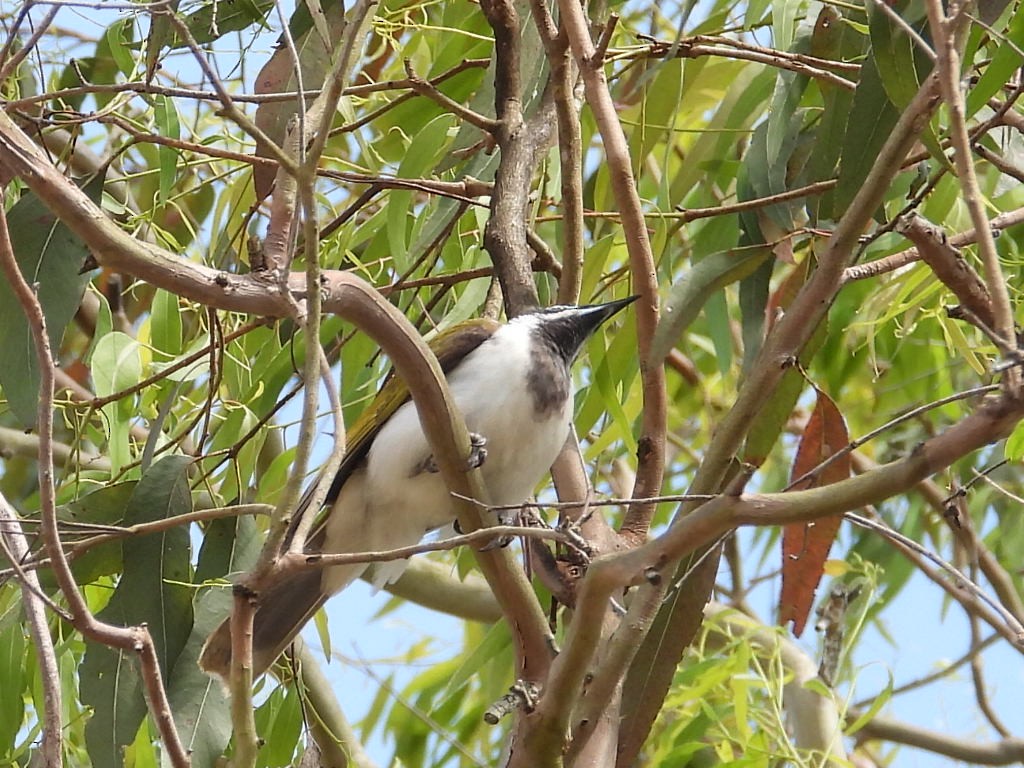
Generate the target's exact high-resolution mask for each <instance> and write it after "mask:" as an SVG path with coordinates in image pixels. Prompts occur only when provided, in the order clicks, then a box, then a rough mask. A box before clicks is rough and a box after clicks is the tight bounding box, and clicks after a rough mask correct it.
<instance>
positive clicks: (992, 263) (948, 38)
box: [925, 0, 1021, 395]
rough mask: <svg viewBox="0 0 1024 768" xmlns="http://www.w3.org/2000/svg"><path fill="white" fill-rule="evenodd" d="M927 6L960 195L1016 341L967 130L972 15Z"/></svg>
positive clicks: (1015, 388) (997, 316)
mask: <svg viewBox="0 0 1024 768" xmlns="http://www.w3.org/2000/svg"><path fill="white" fill-rule="evenodd" d="M925 7H926V9H927V11H928V24H929V27H930V29H931V33H932V39H933V40H935V42H936V49H937V50H936V53H937V54H938V58H937V60H936V70H937V71H938V75H939V85H940V87H941V89H942V96H943V99H944V100H945V102H946V105H947V106H948V107H949V132H950V136H951V138H952V140H953V150H954V154H953V159H954V163H955V165H956V169H957V175H958V176H959V177H960V188H961V196H962V197H963V201H964V204H965V205H966V206H967V210H968V211H969V212H970V215H971V222H972V223H973V224H974V229H975V231H976V232H977V233H978V254H979V256H980V257H981V263H982V268H983V271H984V274H985V283H986V286H987V288H988V292H989V294H990V295H991V297H992V314H993V316H994V323H993V330H994V331H995V332H996V333H997V334H998V335H999V336H1001V337H1002V338H1003V340H1004V341H1005V342H1006V343H1007V344H1010V345H1012V346H1016V344H1015V341H1016V332H1015V330H1014V321H1013V308H1012V306H1011V304H1010V295H1009V291H1008V289H1007V286H1006V278H1005V277H1004V275H1003V271H1002V267H1001V266H1000V264H999V254H998V252H997V251H996V244H995V238H993V236H992V230H991V229H990V228H989V226H988V217H987V216H986V215H985V208H984V204H983V202H982V195H981V190H980V189H979V187H978V178H977V174H976V173H975V170H974V162H973V160H972V156H971V141H970V136H969V135H968V132H967V121H966V118H965V108H964V99H963V93H962V91H961V89H960V51H959V47H960V45H961V40H960V37H961V34H960V33H961V31H962V30H963V28H964V25H965V24H966V22H967V21H968V19H967V17H966V16H963V15H960V14H959V13H958V11H959V9H960V3H958V2H957V3H955V4H954V5H953V7H952V15H947V14H946V11H945V9H944V8H943V6H942V3H941V1H940V0H926V2H925ZM1003 386H1004V387H1005V388H1006V391H1007V392H1008V393H1012V394H1014V395H1016V394H1019V389H1020V386H1021V372H1020V370H1019V369H1017V368H1016V367H1011V368H1008V369H1007V370H1006V371H1005V372H1004V375H1003Z"/></svg>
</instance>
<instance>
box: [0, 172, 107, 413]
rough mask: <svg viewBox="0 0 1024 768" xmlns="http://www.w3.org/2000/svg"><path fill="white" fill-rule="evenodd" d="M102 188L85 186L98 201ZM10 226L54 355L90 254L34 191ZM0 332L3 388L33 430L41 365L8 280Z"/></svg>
mask: <svg viewBox="0 0 1024 768" xmlns="http://www.w3.org/2000/svg"><path fill="white" fill-rule="evenodd" d="M102 189H103V179H102V177H97V178H96V179H94V180H92V181H90V182H89V183H87V184H86V185H85V186H84V187H83V190H84V191H85V193H86V194H87V195H88V196H89V198H90V199H92V200H93V201H94V202H95V201H97V200H99V196H100V194H101V192H102ZM7 226H8V229H9V231H10V233H11V245H12V246H13V248H14V255H15V258H16V259H17V261H18V267H19V268H20V269H21V273H22V275H23V276H24V277H25V280H26V281H27V282H28V283H29V285H35V286H36V295H37V296H38V297H39V303H40V305H41V306H42V308H43V315H44V316H45V317H46V332H47V336H48V337H49V340H50V348H51V349H52V350H53V353H54V354H55V355H56V354H57V352H58V350H59V349H60V342H61V338H62V337H63V336H64V329H65V328H66V327H67V325H68V323H70V322H71V319H72V318H73V317H74V316H75V312H76V311H77V309H78V305H79V304H80V303H81V301H82V294H83V293H84V292H85V286H86V285H87V284H88V282H89V278H88V277H87V276H85V275H82V274H80V272H81V269H82V264H83V263H84V262H85V259H86V256H88V255H89V250H88V249H87V248H86V246H85V243H83V242H82V241H81V240H80V239H79V238H78V237H77V236H76V235H74V234H73V233H72V232H71V230H70V229H68V228H67V227H66V226H64V225H63V224H61V223H60V222H58V220H57V219H56V217H55V216H54V215H53V214H52V213H50V210H49V209H48V208H46V206H44V205H43V203H42V201H41V200H40V199H39V198H38V197H36V195H35V194H33V193H31V192H27V193H26V194H25V195H24V196H23V197H22V198H21V199H20V200H19V201H18V202H17V203H15V205H14V207H13V208H11V210H10V211H8V213H7ZM0 328H3V331H4V342H5V343H4V344H2V345H0V387H3V390H4V394H5V395H6V397H7V401H8V403H10V406H11V411H13V412H14V415H15V416H16V417H17V418H18V420H19V421H20V422H21V424H22V425H23V426H25V427H31V426H32V425H34V424H35V422H36V409H37V407H38V405H39V365H38V363H37V361H36V353H35V347H34V346H33V344H32V337H31V334H30V333H29V329H28V322H27V321H26V319H25V315H24V313H23V312H22V309H21V304H20V303H19V302H18V301H17V300H16V299H15V298H14V294H13V293H12V291H11V287H10V284H9V283H8V282H7V281H6V280H0Z"/></svg>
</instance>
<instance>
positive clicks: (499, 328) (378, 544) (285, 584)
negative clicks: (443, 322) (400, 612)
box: [199, 296, 636, 678]
mask: <svg viewBox="0 0 1024 768" xmlns="http://www.w3.org/2000/svg"><path fill="white" fill-rule="evenodd" d="M635 299H636V297H635V296H633V297H630V298H627V299H620V300H618V301H612V302H609V303H607V304H595V305H591V306H582V307H566V306H556V307H549V308H546V309H541V310H538V311H536V312H531V313H529V314H525V315H520V316H519V317H516V318H515V319H513V320H512V321H511V322H509V323H507V324H502V323H499V322H496V321H494V320H485V319H480V320H471V321H468V322H466V323H461V324H459V325H457V326H455V327H454V328H452V329H450V330H449V331H447V332H445V333H442V334H441V335H440V336H439V337H438V338H437V339H436V340H435V341H434V342H433V343H432V344H431V347H432V349H433V351H434V354H436V355H437V359H438V362H440V364H441V369H442V370H443V371H444V373H445V378H446V379H447V381H448V387H449V389H450V390H451V394H452V398H453V400H454V401H455V403H456V405H457V406H458V408H459V410H460V411H461V412H462V415H463V416H464V417H465V420H466V426H467V427H468V429H469V431H470V433H471V443H472V446H473V451H472V454H471V456H470V461H471V463H472V464H474V465H475V466H480V468H481V471H482V473H483V479H484V483H485V485H486V487H487V489H488V491H489V493H490V497H491V501H492V502H493V503H494V504H495V505H515V504H520V503H522V502H523V501H525V500H526V499H527V498H528V497H529V496H530V494H531V493H533V491H534V489H535V488H536V486H537V484H538V483H539V482H540V480H541V478H543V476H544V474H545V473H546V472H547V471H548V470H549V469H550V467H551V464H552V462H553V461H554V460H555V457H556V456H557V455H558V452H559V451H560V450H561V449H562V446H563V445H564V444H565V441H566V438H567V437H568V434H569V425H570V422H571V420H572V415H573V388H572V375H571V373H570V370H569V369H570V366H571V364H572V362H573V360H575V358H576V356H577V355H578V354H579V352H580V350H581V349H582V347H583V344H584V342H585V341H586V340H587V339H588V338H589V337H590V335H591V334H592V333H593V332H594V331H596V330H597V329H598V328H599V327H600V326H601V324H602V323H604V322H605V321H606V320H608V319H609V318H610V317H612V316H613V315H614V314H615V313H617V312H619V311H620V310H621V309H623V308H624V307H626V306H627V305H629V304H630V303H632V302H633V301H634V300H635ZM347 438H348V439H347V445H348V453H347V454H346V456H345V459H344V461H343V462H342V464H341V467H340V468H339V470H338V473H337V475H336V476H335V478H334V481H333V482H332V483H331V487H330V491H329V493H328V495H327V501H326V503H325V507H326V509H327V511H326V512H325V514H324V515H323V516H322V519H321V520H320V521H319V522H318V523H317V524H316V526H315V527H314V529H313V531H312V533H311V534H310V536H309V539H308V541H307V542H306V547H305V549H306V551H307V552H322V553H335V552H338V553H340V552H368V551H373V550H386V549H396V548H398V547H404V546H408V545H412V544H416V543H417V542H418V541H419V540H420V539H421V538H422V537H423V535H424V534H425V533H427V532H429V531H432V530H434V529H437V528H440V527H442V526H445V525H448V524H449V523H451V522H453V520H454V519H455V513H454V510H453V505H452V503H451V498H450V496H449V493H448V488H447V486H446V485H445V482H444V480H443V479H442V477H441V475H440V473H439V472H438V470H437V466H436V464H435V463H434V459H433V456H432V454H431V450H430V446H429V445H428V443H427V438H426V436H425V435H424V434H423V430H422V428H421V427H420V422H419V416H418V414H417V412H416V408H415V406H414V404H413V403H412V402H411V401H410V399H409V392H408V389H407V388H406V386H405V385H404V384H403V383H402V382H401V381H400V380H398V379H397V377H392V378H391V380H390V381H389V382H388V383H387V384H385V386H384V387H383V388H382V389H381V391H380V392H379V393H378V395H377V397H376V398H375V400H374V401H373V403H372V404H371V405H370V406H369V407H368V408H367V409H366V411H365V412H364V413H363V415H362V416H361V417H360V418H359V419H358V420H357V421H356V423H355V424H354V425H353V427H352V429H351V430H350V431H349V434H348V436H347ZM309 496H310V493H309V492H307V495H306V496H305V497H304V498H303V500H302V501H301V502H300V504H299V509H298V510H297V514H296V519H298V517H299V516H300V514H301V513H302V512H303V511H304V508H305V506H307V505H308V503H309ZM404 565H405V561H404V560H401V561H396V562H395V563H384V564H379V565H377V566H375V569H374V572H373V581H374V582H375V583H376V584H378V585H382V584H384V583H387V582H389V581H393V580H394V579H396V578H397V577H398V576H399V575H400V574H401V570H402V569H403V568H404ZM367 567H368V566H367V565H366V564H359V565H341V566H331V567H327V568H324V569H323V570H310V571H301V572H298V573H294V574H291V575H289V576H287V577H285V578H283V579H282V580H281V581H279V582H277V583H275V584H274V585H272V586H271V587H270V588H268V589H266V590H264V591H263V592H262V593H261V594H260V595H259V596H258V608H257V611H256V617H255V623H254V628H253V676H254V677H256V676H257V675H260V674H262V673H263V672H265V671H266V670H267V668H268V667H269V666H270V665H271V664H273V662H274V661H275V660H276V659H277V657H278V656H279V655H280V654H281V653H282V652H283V651H284V650H285V648H286V647H287V646H288V645H289V644H290V643H291V642H292V640H293V639H294V638H295V636H296V635H297V634H298V632H299V630H301V629H302V627H303V625H304V624H305V623H306V622H307V621H308V620H309V619H310V618H311V617H312V616H313V614H314V613H315V612H316V611H317V610H318V609H319V608H320V606H322V605H323V604H324V601H326V600H327V598H328V597H330V596H331V595H333V594H334V593H336V592H338V591H339V590H341V589H343V588H344V587H345V586H347V585H348V584H349V583H351V582H352V581H353V580H354V579H356V578H358V577H359V576H360V575H361V574H362V573H363V572H364V571H365V570H366V569H367ZM199 663H200V666H202V668H203V669H205V670H206V671H207V672H209V673H211V674H217V675H220V676H222V677H224V678H227V675H228V670H229V667H230V663H231V630H230V627H229V624H228V622H227V621H225V622H224V623H223V624H221V625H220V626H219V627H218V628H217V629H216V630H215V631H214V632H213V634H211V635H210V638H209V639H208V640H207V642H206V646H205V647H204V648H203V652H202V655H201V657H200V661H199Z"/></svg>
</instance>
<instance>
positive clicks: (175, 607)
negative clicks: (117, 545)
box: [80, 456, 192, 766]
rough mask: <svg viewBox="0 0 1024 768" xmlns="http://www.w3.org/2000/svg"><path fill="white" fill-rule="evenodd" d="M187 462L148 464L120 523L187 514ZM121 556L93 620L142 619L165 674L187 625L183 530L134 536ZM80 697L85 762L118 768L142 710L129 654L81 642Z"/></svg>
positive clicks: (189, 621)
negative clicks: (115, 578) (87, 712)
mask: <svg viewBox="0 0 1024 768" xmlns="http://www.w3.org/2000/svg"><path fill="white" fill-rule="evenodd" d="M191 461H192V460H191V459H190V458H189V457H187V456H168V457H166V458H164V459H161V460H160V461H159V462H157V463H156V464H154V465H153V466H152V467H151V468H150V470H149V471H148V472H146V474H144V475H143V476H142V479H141V480H140V481H139V483H138V485H136V487H135V489H134V491H133V493H132V496H131V498H130V499H129V501H128V507H127V509H126V510H125V524H127V525H134V524H137V523H144V522H150V521H153V520H161V519H164V518H167V517H174V516H177V515H181V514H185V513H187V512H189V511H191V509H192V504H191V496H190V494H189V488H188V481H187V478H186V475H185V472H186V469H187V467H188V465H189V464H190V463H191ZM123 558H124V572H123V574H122V576H121V579H120V581H119V582H118V585H117V588H116V589H115V590H114V594H113V596H112V597H111V599H110V602H109V603H108V604H107V607H106V608H104V609H103V611H101V613H100V615H99V618H101V619H103V620H104V621H108V622H111V623H114V624H119V625H121V626H134V625H139V624H146V625H147V626H148V627H149V631H150V634H151V635H152V637H153V644H154V646H155V647H156V654H157V658H158V659H159V661H160V668H161V672H162V673H163V675H164V678H165V679H166V675H167V673H168V670H169V669H170V668H171V667H172V665H173V664H174V663H175V661H177V659H178V656H179V655H180V653H181V650H182V648H183V647H184V645H185V641H186V639H187V638H188V636H189V633H190V632H191V629H192V594H191V590H190V589H189V587H188V582H189V581H190V573H189V570H190V555H189V536H188V531H187V530H186V529H184V528H172V529H170V530H168V531H163V532H160V533H153V534H149V535H147V536H141V537H137V538H134V539H132V540H131V541H130V542H129V543H127V544H126V545H124V548H123ZM80 696H81V699H82V702H83V703H84V704H87V705H89V706H91V707H92V708H93V717H92V719H90V721H89V723H88V725H87V726H86V729H85V736H86V742H87V744H88V746H89V752H90V755H91V756H92V759H93V765H95V766H108V765H109V766H116V765H120V762H121V754H122V750H123V749H124V748H125V747H126V746H128V745H129V744H131V743H132V742H134V741H135V737H136V734H137V733H138V730H139V725H140V724H141V723H142V719H143V717H145V714H146V703H145V699H144V697H143V690H142V681H141V678H140V675H139V668H138V664H137V661H136V659H134V658H132V656H131V655H130V654H127V653H125V652H123V651H116V650H113V649H111V648H109V647H107V646H105V645H100V644H98V643H94V642H88V643H87V645H86V653H85V659H84V660H83V662H82V666H81V672H80Z"/></svg>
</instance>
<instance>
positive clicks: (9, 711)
mask: <svg viewBox="0 0 1024 768" xmlns="http://www.w3.org/2000/svg"><path fill="white" fill-rule="evenodd" d="M25 671H26V666H25V635H24V628H23V626H22V625H21V624H20V623H18V622H16V621H9V622H3V624H2V625H0V680H2V681H3V685H0V756H3V755H4V754H9V753H10V750H11V748H12V746H13V745H14V740H15V737H16V736H17V735H18V731H19V730H21V724H22V720H23V719H24V716H25V699H24V694H25V691H24V687H25V682H26V681H25Z"/></svg>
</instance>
